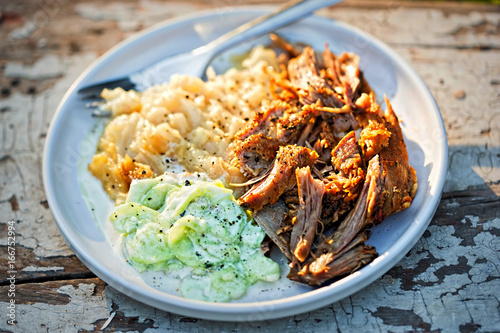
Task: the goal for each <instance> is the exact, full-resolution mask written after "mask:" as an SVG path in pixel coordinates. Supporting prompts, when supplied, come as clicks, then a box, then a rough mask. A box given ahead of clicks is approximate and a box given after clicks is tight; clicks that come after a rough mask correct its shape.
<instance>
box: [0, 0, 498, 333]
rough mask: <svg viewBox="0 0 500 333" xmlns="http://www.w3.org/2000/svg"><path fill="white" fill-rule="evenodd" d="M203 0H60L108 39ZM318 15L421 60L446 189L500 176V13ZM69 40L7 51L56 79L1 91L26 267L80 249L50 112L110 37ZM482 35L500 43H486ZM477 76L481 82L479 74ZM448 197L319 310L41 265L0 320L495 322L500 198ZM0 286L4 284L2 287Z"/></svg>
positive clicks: (306, 324) (8, 206) (160, 325)
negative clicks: (123, 287) (53, 170)
mask: <svg viewBox="0 0 500 333" xmlns="http://www.w3.org/2000/svg"><path fill="white" fill-rule="evenodd" d="M224 4H230V3H229V2H228V1H218V2H214V3H211V4H210V5H212V7H214V8H218V7H219V5H221V6H222V5H224ZM199 8H208V4H207V3H198V2H192V3H189V4H187V3H183V4H182V5H179V4H175V3H172V2H166V3H163V2H153V1H140V2H130V1H125V2H107V3H100V2H91V3H84V4H77V5H71V4H69V3H65V4H64V5H63V6H62V7H61V8H60V10H61V11H64V10H67V11H68V13H70V14H72V15H76V16H78V18H76V19H80V20H81V21H80V22H89V21H90V22H92V24H93V25H94V30H92V31H93V32H94V33H95V34H96V35H97V36H99V37H98V39H96V40H97V41H98V40H100V39H102V40H105V38H110V37H109V35H112V33H113V32H114V30H112V29H111V28H110V27H113V29H114V27H115V25H116V27H117V28H118V30H121V31H122V32H123V36H127V35H128V34H129V33H131V32H133V31H137V30H140V29H142V28H145V27H148V26H150V25H152V24H154V23H156V22H159V21H161V20H163V19H165V18H167V17H174V16H177V15H180V14H186V13H189V12H192V11H194V10H197V9H199ZM321 13H322V14H325V15H328V16H331V17H334V18H337V19H339V20H342V21H347V22H351V24H353V25H356V26H358V27H359V28H361V29H363V30H365V31H369V32H370V33H371V34H373V35H375V36H377V37H378V38H380V39H382V40H383V41H384V42H386V43H388V44H389V45H390V46H391V47H392V48H394V49H395V50H396V52H398V53H399V54H400V55H401V56H402V57H403V58H405V59H406V60H407V61H408V62H410V63H411V65H412V66H413V67H414V68H415V69H416V70H417V72H418V73H419V74H420V75H421V76H422V78H423V79H424V81H425V82H426V84H427V85H428V86H429V88H430V89H431V90H432V92H433V94H434V96H435V98H436V100H437V102H438V103H439V105H440V108H441V112H442V114H443V117H444V119H445V120H446V126H447V128H446V130H447V134H448V140H449V143H450V166H449V173H448V176H447V179H446V186H445V192H453V191H465V190H466V189H468V188H469V187H470V186H479V185H484V184H492V183H493V184H494V183H495V182H498V181H499V180H500V150H499V149H500V145H499V142H500V127H499V124H500V121H499V120H500V113H499V112H498V106H500V84H499V83H498V82H500V66H498V59H499V51H498V49H499V47H500V33H499V32H500V28H499V27H500V14H498V13H493V12H492V13H487V12H481V13H479V12H471V13H465V14H464V13H451V14H445V13H443V12H442V11H439V10H434V9H408V8H402V7H397V6H388V7H387V8H383V9H378V10H369V9H362V8H359V9H355V10H354V9H350V8H338V9H335V10H331V11H329V10H323V11H322V12H321ZM55 19H57V17H55V18H54V20H55ZM72 19H75V18H74V17H72ZM76 19H75V20H76ZM61 20H62V18H61ZM110 22H111V23H110ZM51 24H52V23H51V22H49V23H48V24H47V28H51ZM54 24H56V23H54ZM28 28H29V26H21V27H19V28H18V29H13V31H12V33H11V38H13V39H14V40H24V39H25V38H28V37H29V36H34V37H33V38H37V37H36V36H38V35H37V34H41V32H43V27H34V30H33V29H31V30H30V29H28ZM22 29H24V30H22ZM68 29H72V27H71V26H68ZM55 30H57V29H55ZM422 31H425V32H426V33H422ZM22 33H24V35H23V34H22ZM12 34H13V35H12ZM16 34H17V35H16ZM44 38H45V39H40V40H39V41H37V43H36V44H35V45H36V47H38V48H39V49H41V50H44V49H43V48H44V47H45V46H44V45H45V44H47V45H49V46H50V45H54V44H51V42H52V41H51V39H50V38H46V37H44ZM113 38H117V37H116V36H115V37H113ZM41 41H43V43H42V42H41ZM96 43H97V42H96ZM71 45H73V46H71V47H72V49H71V50H72V52H74V53H72V54H61V53H58V54H56V55H54V54H51V53H50V52H49V51H47V50H45V51H44V52H45V53H46V54H48V55H45V56H40V57H38V58H37V59H35V61H34V62H33V63H26V62H22V61H18V60H17V59H15V60H12V61H6V63H5V67H4V69H3V70H4V72H3V73H4V75H5V76H6V77H8V78H9V79H21V80H33V81H35V82H40V83H43V82H47V81H50V80H52V81H50V82H52V83H51V85H48V86H47V88H46V90H43V91H40V92H38V93H36V94H27V93H23V92H22V91H20V90H15V89H14V90H13V92H12V93H11V94H10V95H9V96H6V97H3V98H2V99H0V138H1V141H0V170H1V173H0V183H1V184H2V186H1V187H0V216H1V218H0V230H4V229H1V228H4V227H5V223H6V222H7V221H8V220H15V221H17V223H16V232H17V236H18V244H17V246H19V247H24V248H26V249H30V251H31V249H32V251H33V255H34V257H35V259H33V260H34V262H33V263H32V264H30V265H27V266H26V267H23V268H21V269H20V271H21V270H24V272H25V273H27V272H31V273H37V274H43V273H51V272H57V273H59V272H60V273H61V274H63V273H66V272H67V268H65V267H63V266H61V264H57V265H50V264H47V263H46V262H45V263H44V264H43V265H41V264H40V265H38V264H37V262H36V261H37V260H41V259H44V260H46V259H47V258H55V257H57V258H60V257H68V258H69V257H70V256H71V254H72V252H71V250H70V249H69V247H68V246H67V245H66V244H65V242H64V240H63V239H62V237H61V235H60V233H59V231H58V229H57V226H56V224H55V222H54V221H53V218H52V215H51V213H50V211H49V209H48V208H49V207H48V205H47V202H46V200H45V194H44V192H43V184H42V180H41V151H42V149H43V143H44V135H45V134H46V131H47V127H48V123H49V121H50V119H51V117H52V115H53V113H54V111H55V110H56V108H57V105H58V104H59V102H60V100H61V98H62V96H63V95H64V93H65V91H66V90H67V88H68V87H69V85H70V84H71V83H72V82H73V81H74V79H75V78H76V77H77V76H78V75H79V74H80V73H81V72H82V71H83V70H84V69H85V68H86V67H87V66H88V65H89V64H90V63H91V61H93V60H94V59H95V58H96V57H97V55H98V54H100V53H101V52H102V51H103V49H106V48H104V47H103V46H102V45H100V46H99V47H96V50H98V51H92V50H89V48H87V46H86V45H80V44H71ZM75 45H76V46H75ZM478 45H479V46H489V47H490V48H491V50H490V51H487V52H483V51H481V50H480V49H475V46H478ZM111 46H112V45H106V47H111ZM42 53H43V52H42ZM450 59H452V60H453V61H451V60H450ZM468 82H475V83H477V84H476V85H475V86H470V85H468V84H467V83H468ZM478 110H480V111H481V113H480V114H481V116H480V117H477V114H478ZM20 184H21V185H20ZM492 188H493V189H494V188H496V187H492ZM460 193H464V192H460ZM496 195H497V197H498V195H499V194H498V193H497V194H496ZM491 198H495V197H494V196H491ZM474 200H475V198H470V202H469V203H467V205H473V204H474ZM491 200H492V202H493V200H494V199H491ZM442 202H443V203H442V206H441V207H440V210H439V212H438V215H437V216H436V217H435V218H434V219H433V222H432V223H431V225H430V226H429V228H428V230H427V231H426V232H425V234H424V236H423V237H422V238H421V239H420V240H419V241H418V242H417V244H416V245H415V247H414V248H413V249H412V250H411V251H410V253H409V254H408V255H407V256H406V257H404V258H403V259H402V260H401V261H400V262H399V263H398V264H397V265H396V266H395V267H394V268H393V269H391V270H390V271H389V272H388V273H387V274H385V275H384V276H383V277H382V278H380V279H378V280H377V281H375V282H374V283H373V284H371V285H370V286H368V287H367V288H365V289H363V290H362V291H360V292H358V293H356V294H354V295H351V296H350V297H348V298H345V299H343V300H341V301H339V302H336V303H334V304H332V305H330V306H327V307H324V308H322V309H319V310H316V311H312V312H309V313H304V314H299V315H296V316H290V317H286V318H282V319H275V320H272V321H259V320H255V321H252V322H244V323H221V322H212V321H206V320H199V319H194V318H187V317H183V316H178V315H175V314H171V313H167V312H164V311H161V310H157V309H155V308H152V307H150V306H147V305H144V304H142V303H139V302H137V301H135V300H133V299H131V298H129V297H127V296H125V295H124V294H122V293H120V292H118V291H117V290H115V289H113V288H112V287H110V286H104V283H102V281H100V280H99V281H100V284H99V283H97V284H96V283H93V282H88V283H87V282H85V279H90V278H85V279H83V281H84V282H78V283H74V282H72V281H69V280H68V281H66V280H59V281H57V280H56V281H53V282H52V281H51V280H50V279H51V278H52V275H51V276H48V275H47V276H48V277H47V276H42V275H40V276H42V278H43V279H45V280H44V282H43V283H40V286H42V285H43V288H44V289H42V291H41V292H39V293H37V285H36V284H35V283H26V284H20V285H18V293H19V295H20V296H19V299H20V300H22V302H20V303H19V304H18V307H17V310H18V312H17V313H18V318H17V319H18V325H17V326H14V327H13V326H9V325H7V324H6V320H5V317H4V312H2V313H1V315H2V317H1V318H0V319H1V321H0V329H2V330H6V331H13V332H30V331H49V332H80V331H93V330H97V331H99V329H100V328H101V327H102V325H103V324H104V323H105V322H106V320H107V319H108V318H109V317H110V315H111V314H113V313H114V314H115V316H114V318H113V319H112V320H111V323H110V325H109V327H108V329H107V330H106V331H130V330H131V329H132V330H135V331H137V332H153V331H173V332H179V331H182V332H213V331H220V332H232V331H238V332H254V331H256V330H258V331H262V332H278V331H290V332H302V331H312V332H314V331H338V332H346V331H347V332H350V331H375V332H387V331H391V332H408V331H425V332H428V331H439V332H457V331H479V332H498V331H500V312H499V308H500V304H499V298H500V282H499V281H500V268H499V267H500V258H499V256H500V254H499V253H500V237H499V236H500V230H499V229H500V218H498V215H499V214H497V216H494V214H495V213H491V214H489V213H488V212H489V211H490V210H491V209H493V212H498V208H495V207H498V204H497V206H493V205H492V204H491V203H489V202H488V201H487V200H486V199H485V200H484V202H483V203H482V206H477V208H476V210H477V211H476V212H474V211H472V212H471V211H468V212H467V213H466V214H461V213H460V212H461V211H462V210H464V207H465V206H466V204H465V203H464V202H462V201H460V200H459V199H453V198H448V199H445V200H443V201H442ZM494 209H496V210H494ZM457 212H458V213H457ZM6 242H7V239H6V236H5V233H2V234H0V245H3V244H5V243H6ZM75 260H76V259H75ZM85 273H86V274H88V271H85ZM94 280H98V279H95V278H94ZM79 281H80V280H79ZM0 288H4V289H0V290H2V292H4V290H5V285H4V286H2V287H0ZM40 288H42V287H40ZM43 293H46V294H47V295H44V294H43ZM35 296H36V297H35ZM44 297H45V298H44ZM30 299H31V300H36V301H29V300H30ZM43 299H45V300H46V301H45V302H44V301H42V300H43ZM6 306H7V303H5V301H4V298H3V297H2V298H0V308H5V307H6ZM256 319H258V318H256Z"/></svg>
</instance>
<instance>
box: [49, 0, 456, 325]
mask: <svg viewBox="0 0 500 333" xmlns="http://www.w3.org/2000/svg"><path fill="white" fill-rule="evenodd" d="M268 10H269V8H268V7H259V8H256V7H244V8H242V7H239V8H236V9H231V10H224V11H209V12H203V13H198V14H196V15H193V16H188V17H183V18H181V19H176V20H171V21H167V22H165V23H163V24H160V25H158V26H154V27H152V28H150V29H148V30H146V31H144V32H142V33H140V34H138V35H136V36H134V37H132V38H129V39H127V40H126V41H124V42H123V43H121V44H119V45H118V46H116V47H114V48H113V49H112V50H111V51H109V52H108V53H106V54H105V55H104V56H102V57H101V58H99V59H98V60H97V61H96V62H95V63H94V64H93V65H92V66H90V68H89V69H88V70H87V71H86V72H85V73H83V74H82V75H81V76H80V78H79V79H78V80H77V81H76V82H75V83H74V84H73V86H72V87H71V88H70V89H69V91H68V92H67V94H66V96H65V97H64V99H63V101H62V102H61V104H60V106H59V108H58V110H57V112H56V115H55V116H54V119H53V120H52V124H51V126H50V130H49V133H48V136H47V142H46V145H45V151H44V162H43V167H44V170H43V177H44V184H45V190H46V194H47V200H48V202H49V205H50V209H51V210H52V214H53V215H54V218H55V220H56V222H57V224H58V226H59V229H60V230H61V233H62V235H63V237H64V238H65V240H66V242H67V243H68V245H69V246H70V248H71V249H72V250H73V251H74V252H75V254H76V255H77V256H78V258H80V260H81V261H82V262H83V263H84V264H85V265H87V267H88V268H89V269H90V270H92V271H93V272H94V273H95V274H96V275H97V276H99V277H100V278H101V279H103V280H104V281H105V282H107V283H108V284H110V285H111V286H113V287H114V288H116V289H118V290H120V291H121V292H123V293H125V294H127V295H129V296H130V297H132V298H134V299H136V300H138V301H141V302H144V303H146V304H148V305H151V306H155V307H157V308H160V309H163V310H167V311H171V312H174V313H177V314H182V315H187V316H192V317H198V318H205V319H212V320H227V321H248V320H262V319H271V318H277V317H283V316H288V315H293V314H297V313H301V312H306V311H310V310H313V309H317V308H320V307H323V306H325V305H327V304H330V303H332V302H335V301H337V300H340V299H342V298H344V297H346V296H349V295H351V294H353V293H355V292H357V291H359V290H361V289H362V288H364V287H365V286H367V285H368V284H370V283H372V282H373V281H375V280H376V279H378V278H379V277H380V276H382V275H383V274H384V273H385V272H387V271H388V270H389V269H390V268H391V267H393V266H394V265H395V264H396V263H397V262H398V261H399V260H400V259H401V258H402V257H403V256H404V255H405V254H406V253H407V252H408V251H409V250H410V249H411V247H412V246H413V245H414V244H415V243H416V242H417V240H418V239H419V238H420V236H421V235H422V234H423V232H424V231H425V229H426V228H427V226H428V224H429V222H430V221H431V219H432V216H433V215H434V212H435V210H436V208H437V205H438V203H439V199H440V194H441V191H442V188H443V183H444V179H445V172H446V167H447V155H448V154H447V143H446V134H445V130H444V125H443V121H442V118H441V115H440V112H439V109H438V107H437V105H436V103H435V101H434V99H433V97H432V95H431V94H430V92H429V91H428V89H427V87H426V86H425V84H424V83H423V82H422V80H421V79H420V78H419V77H418V75H417V74H416V73H415V72H414V71H413V69H411V67H410V66H409V65H408V64H407V63H405V62H404V61H403V60H402V59H401V58H400V57H399V56H398V55H397V54H396V53H394V52H393V51H392V50H391V49H390V48H388V47H387V46H386V45H384V44H383V43H381V42H380V41H378V40H376V39H375V38H373V37H371V36H369V35H367V34H366V33H364V32H362V31H360V30H358V29H355V28H353V27H351V26H349V25H347V24H345V23H340V22H336V21H333V20H329V19H326V18H321V17H316V16H315V17H310V18H308V19H305V20H303V21H301V22H299V23H296V24H293V25H290V26H288V27H286V28H283V29H281V30H279V33H280V34H282V35H283V36H284V37H285V38H288V39H289V40H292V41H301V42H305V43H308V44H310V45H312V46H313V47H314V48H315V49H318V50H322V49H323V47H324V43H325V42H328V43H329V45H330V48H331V49H332V51H333V52H334V53H341V52H342V51H350V52H355V53H356V54H358V55H359V56H360V57H361V69H362V70H363V71H364V74H365V77H366V79H367V80H368V82H369V83H370V85H371V86H372V88H373V89H374V90H375V92H376V93H377V94H378V95H379V96H383V94H386V95H387V96H388V97H389V98H390V99H391V101H392V104H393V106H394V108H395V111H396V113H397V114H398V116H399V117H400V120H401V121H402V129H403V132H404V135H405V138H406V143H407V147H408V155H409V158H410V164H411V165H412V166H413V167H414V168H415V169H416V171H417V176H418V192H417V195H416V197H415V199H414V201H413V204H412V206H411V207H410V208H409V209H407V210H405V211H403V212H401V213H398V214H396V215H393V216H391V217H389V218H388V219H387V220H386V221H384V222H383V223H382V224H381V225H379V226H378V227H376V228H374V229H373V230H372V231H373V232H372V237H371V239H370V240H369V243H370V244H371V245H374V246H376V248H377V251H378V252H379V254H380V256H379V257H378V258H377V259H376V260H374V261H373V262H372V263H370V264H369V265H367V266H366V267H364V268H363V269H361V270H359V271H357V272H355V273H354V274H351V275H350V276H348V277H346V278H344V279H342V280H340V281H337V282H335V283H332V284H331V285H328V286H325V287H322V288H318V289H312V288H309V287H305V286H299V285H294V284H292V286H291V287H290V288H287V289H286V290H277V289H276V288H275V289H273V290H272V292H271V293H262V294H259V293H257V294H253V295H252V296H249V297H246V298H245V299H244V301H243V302H237V303H226V304H220V303H216V304H213V303H206V302H200V301H193V300H189V299H185V298H182V297H178V296H174V295H171V294H168V293H164V292H161V291H158V290H157V289H155V288H153V287H152V286H150V285H148V284H147V283H146V282H145V281H144V280H143V279H142V278H141V276H140V275H139V274H138V273H137V272H135V271H134V270H133V269H131V268H130V267H129V266H128V265H127V264H126V263H124V262H123V260H120V258H118V257H117V255H116V254H114V252H113V249H112V247H111V245H110V243H109V242H107V241H106V238H105V236H104V235H103V232H102V231H101V228H100V223H101V222H102V221H95V219H96V218H95V217H94V216H95V214H93V213H94V212H92V211H91V209H89V208H88V207H87V205H86V203H85V201H84V199H83V194H82V188H80V186H79V182H78V172H79V169H82V162H81V161H82V156H83V157H84V158H83V160H85V158H87V157H88V156H91V154H92V153H93V152H94V149H95V144H96V142H95V141H94V140H92V139H89V136H88V133H89V132H90V131H91V129H92V128H93V127H94V126H95V124H96V121H97V120H96V119H95V118H92V117H91V116H90V111H86V110H82V108H83V103H82V102H81V101H79V100H78V98H77V96H76V90H77V89H78V88H80V87H82V86H85V85H88V84H91V83H94V82H97V81H100V80H104V79H108V78H111V77H120V76H123V75H124V74H126V73H130V72H131V71H134V70H137V69H140V68H141V67H143V66H145V65H148V64H150V63H153V62H155V61H157V60H160V59H161V58H163V57H165V56H167V55H169V54H172V53H174V52H179V51H187V50H189V49H193V48H195V47H196V46H199V45H200V44H202V43H205V42H207V41H210V40H212V39H214V38H215V37H216V36H218V35H220V34H222V33H223V32H225V31H228V30H230V29H232V28H233V27H236V26H237V25H239V24H241V23H242V22H244V21H247V20H249V19H251V18H253V17H255V16H257V15H260V14H263V13H264V12H265V11H268ZM266 41H267V39H262V38H261V39H260V40H256V41H252V42H251V43H246V44H244V45H243V46H241V47H239V48H238V49H237V50H235V51H234V50H233V51H231V52H234V53H241V52H242V50H243V49H249V48H250V47H251V46H252V45H255V44H257V43H262V42H266ZM223 67H225V68H227V67H228V63H227V61H226V62H224V61H222V62H217V64H216V68H217V69H221V68H223ZM98 192H99V190H96V192H95V196H96V197H97V196H98V195H100V194H99V193H98ZM89 195H90V196H91V197H93V196H94V193H90V194H89ZM107 205H109V203H107ZM284 279H285V278H284Z"/></svg>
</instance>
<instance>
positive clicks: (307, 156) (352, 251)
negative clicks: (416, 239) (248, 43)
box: [231, 36, 417, 286]
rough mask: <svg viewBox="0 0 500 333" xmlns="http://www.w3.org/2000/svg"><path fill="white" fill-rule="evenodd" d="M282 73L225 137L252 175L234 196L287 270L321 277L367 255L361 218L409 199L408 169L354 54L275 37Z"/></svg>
mask: <svg viewBox="0 0 500 333" xmlns="http://www.w3.org/2000/svg"><path fill="white" fill-rule="evenodd" d="M272 39H273V41H274V42H275V44H276V45H278V46H279V47H281V48H282V49H283V50H284V54H283V55H282V57H280V59H283V61H284V64H283V69H284V71H283V73H282V75H280V76H279V77H277V78H276V79H275V80H274V81H273V83H272V85H271V88H272V89H273V96H275V97H276V99H275V101H273V102H272V103H271V106H270V107H269V108H268V109H267V110H265V111H263V112H260V113H258V114H257V115H256V116H255V117H254V119H251V120H249V121H248V122H247V124H246V126H244V128H242V129H241V130H240V131H239V132H238V133H237V134H236V136H235V139H234V141H233V143H232V145H231V149H232V163H233V164H234V165H235V166H237V167H239V168H240V170H241V172H242V173H243V174H245V175H246V176H247V177H248V178H249V179H252V178H254V179H257V181H254V182H252V181H250V182H249V183H253V185H252V186H251V187H250V188H247V191H246V193H245V194H244V195H243V196H242V197H240V199H239V202H240V204H241V205H243V206H246V207H248V208H251V209H253V210H254V211H255V220H256V222H257V223H258V224H259V225H260V226H261V227H262V228H263V229H264V231H265V232H266V234H267V235H268V236H269V238H270V239H271V240H272V241H273V242H274V244H276V245H277V246H278V247H279V249H280V250H281V251H282V252H283V254H284V255H285V256H286V257H287V259H288V260H289V262H290V268H291V269H290V273H289V275H288V277H289V278H290V279H292V280H295V281H298V282H302V283H307V284H309V285H315V286H318V285H322V284H324V283H325V282H327V281H331V280H332V279H338V278H341V277H343V276H345V275H347V274H350V273H352V272H354V271H355V270H357V269H359V268H361V267H363V266H364V265H366V264H368V263H370V262H371V261H372V260H373V259H374V258H376V257H377V252H376V251H375V249H374V248H373V247H371V246H368V245H366V244H365V242H366V241H367V240H368V238H369V234H370V233H369V227H370V226H373V225H377V224H379V223H381V222H382V221H383V220H384V219H385V218H386V217H387V216H389V215H391V214H393V213H396V212H398V211H401V210H403V209H406V208H408V207H409V206H410V204H411V202H412V199H413V197H414V196H415V193H416V190H417V178H416V173H415V170H414V169H413V168H412V167H411V166H410V165H409V164H408V155H407V151H406V146H405V143H404V140H403V135H402V132H401V128H400V126H399V122H398V118H397V116H396V114H395V113H394V111H393V109H392V106H391V104H390V102H389V100H388V99H386V105H387V111H385V112H384V111H383V110H382V109H381V108H380V106H379V105H378V104H377V103H376V102H375V99H374V94H373V92H372V90H371V89H370V87H369V85H368V84H367V83H366V82H365V80H364V78H363V75H362V72H361V71H360V69H359V58H358V56H357V55H355V54H353V53H344V54H342V55H340V56H338V57H337V56H336V55H334V54H333V53H332V52H331V51H330V50H329V49H328V47H326V50H325V51H324V52H323V54H322V57H321V61H320V60H318V57H316V54H315V52H314V50H313V49H311V48H310V47H305V48H304V49H303V50H301V51H300V50H298V49H297V48H296V47H294V46H292V45H290V44H288V43H287V42H286V41H284V40H282V39H280V38H279V37H277V36H273V37H272Z"/></svg>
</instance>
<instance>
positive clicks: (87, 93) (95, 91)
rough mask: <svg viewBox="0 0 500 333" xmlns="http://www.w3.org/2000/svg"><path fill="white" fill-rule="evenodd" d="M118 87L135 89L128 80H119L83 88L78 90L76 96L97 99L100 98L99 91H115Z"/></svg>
mask: <svg viewBox="0 0 500 333" xmlns="http://www.w3.org/2000/svg"><path fill="white" fill-rule="evenodd" d="M118 87H121V88H123V89H124V90H130V89H133V88H135V84H134V83H133V82H132V81H130V79H129V78H121V79H117V80H112V81H106V82H101V83H97V84H93V85H90V86H87V87H83V88H81V89H79V90H78V95H80V97H81V99H98V98H100V97H101V91H102V90H103V89H104V88H107V89H115V88H118Z"/></svg>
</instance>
